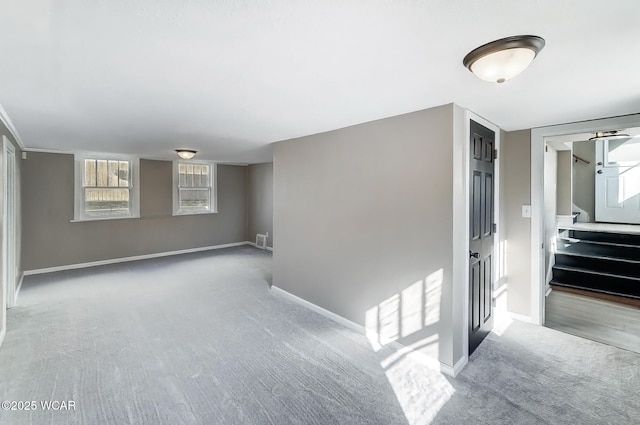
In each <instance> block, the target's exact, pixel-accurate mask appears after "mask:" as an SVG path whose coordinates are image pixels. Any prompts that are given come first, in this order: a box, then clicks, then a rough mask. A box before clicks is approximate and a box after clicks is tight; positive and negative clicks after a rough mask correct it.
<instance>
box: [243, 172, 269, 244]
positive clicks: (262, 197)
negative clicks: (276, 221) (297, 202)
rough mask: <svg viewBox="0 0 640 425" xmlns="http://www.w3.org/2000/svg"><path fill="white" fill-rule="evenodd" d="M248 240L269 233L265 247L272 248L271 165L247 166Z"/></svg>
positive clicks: (253, 239)
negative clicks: (258, 234) (259, 234)
mask: <svg viewBox="0 0 640 425" xmlns="http://www.w3.org/2000/svg"><path fill="white" fill-rule="evenodd" d="M248 179H249V188H248V196H249V200H248V208H249V211H248V216H249V223H248V229H249V230H248V240H249V241H252V242H255V240H256V234H257V233H261V234H265V233H266V232H269V237H268V238H267V246H270V247H273V163H272V162H268V163H264V164H254V165H249V169H248Z"/></svg>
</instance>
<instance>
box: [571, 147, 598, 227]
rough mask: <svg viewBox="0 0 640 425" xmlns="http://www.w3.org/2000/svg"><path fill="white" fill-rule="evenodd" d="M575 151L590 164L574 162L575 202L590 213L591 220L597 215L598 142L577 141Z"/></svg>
mask: <svg viewBox="0 0 640 425" xmlns="http://www.w3.org/2000/svg"><path fill="white" fill-rule="evenodd" d="M573 153H574V154H576V155H577V156H579V157H580V158H583V159H586V160H587V161H589V162H590V164H585V163H584V162H581V161H578V162H577V163H574V164H573V203H574V204H576V205H577V206H579V207H580V208H582V209H583V210H585V211H586V212H587V213H589V216H590V218H591V221H594V220H595V216H596V200H595V194H596V181H595V180H596V179H595V175H596V142H595V141H586V142H575V143H574V144H573Z"/></svg>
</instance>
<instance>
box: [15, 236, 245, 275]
mask: <svg viewBox="0 0 640 425" xmlns="http://www.w3.org/2000/svg"><path fill="white" fill-rule="evenodd" d="M247 244H250V242H234V243H227V244H223V245H213V246H203V247H200V248H190V249H181V250H178V251H167V252H158V253H155V254H146V255H135V256H133V257H122V258H113V259H110V260H100V261H91V262H88V263H78V264H68V265H65V266H56V267H47V268H43V269H34V270H25V271H24V272H23V276H31V275H34V274H43V273H52V272H59V271H65V270H73V269H84V268H86V267H95V266H104V265H108V264H117V263H126V262H128V261H138V260H149V259H152V258H160V257H169V256H171V255H179V254H190V253H193V252H201V251H210V250H213V249H221V248H230V247H233V246H240V245H247Z"/></svg>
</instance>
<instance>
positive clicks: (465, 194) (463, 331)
mask: <svg viewBox="0 0 640 425" xmlns="http://www.w3.org/2000/svg"><path fill="white" fill-rule="evenodd" d="M458 108H459V107H458V106H457V105H454V134H453V139H454V150H453V156H454V167H453V223H454V225H453V282H454V285H453V300H454V311H453V316H454V325H453V327H454V338H457V335H460V338H461V340H459V343H460V346H461V347H462V353H461V357H459V358H457V359H455V358H454V359H453V360H454V365H453V369H454V370H453V374H454V376H455V375H457V373H458V372H459V371H460V370H462V368H463V367H464V366H465V365H466V364H467V363H468V362H469V232H470V230H469V217H470V215H469V206H470V201H469V191H470V189H469V188H470V182H469V176H470V171H469V168H470V164H471V162H470V160H469V139H470V138H471V129H470V122H471V120H474V121H475V122H477V123H478V124H481V125H483V126H485V127H487V128H488V129H489V130H491V131H494V132H495V134H496V136H495V140H494V149H497V150H498V160H496V161H495V163H494V183H493V184H494V186H493V193H494V198H493V208H494V223H496V224H497V226H496V232H495V233H494V239H495V240H494V244H493V256H492V257H493V264H492V266H491V267H492V268H493V275H492V282H491V284H492V287H493V289H495V288H496V284H497V281H498V273H496V270H497V266H498V264H499V263H498V261H499V260H498V256H499V249H498V245H499V243H498V242H499V240H500V234H499V229H500V222H499V220H500V213H499V211H500V160H499V158H500V154H501V153H500V146H501V143H500V142H501V137H500V136H501V135H500V128H499V127H498V126H497V125H495V124H493V123H492V122H490V121H488V120H486V119H484V118H482V117H481V116H479V115H477V114H475V113H473V112H471V111H469V110H468V109H464V110H463V109H462V108H459V109H458ZM458 129H463V130H462V131H460V132H458V131H457V130H458ZM456 164H459V165H458V166H456ZM458 167H460V168H458ZM458 169H461V170H462V171H463V172H457V170H458ZM456 307H458V308H460V310H461V311H460V310H458V309H457V308H456ZM458 317H459V318H460V322H458V321H456V320H455V318H458ZM454 355H455V350H454Z"/></svg>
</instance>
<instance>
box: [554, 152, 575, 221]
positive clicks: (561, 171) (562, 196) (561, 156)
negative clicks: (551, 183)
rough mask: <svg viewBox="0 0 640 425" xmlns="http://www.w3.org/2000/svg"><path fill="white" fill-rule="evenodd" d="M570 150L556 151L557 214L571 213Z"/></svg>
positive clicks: (571, 157)
mask: <svg viewBox="0 0 640 425" xmlns="http://www.w3.org/2000/svg"><path fill="white" fill-rule="evenodd" d="M572 159H573V156H572V153H571V151H558V174H557V178H558V183H557V186H556V213H557V214H558V215H571V214H572V211H573V208H572V207H571V199H572V196H571V179H572V176H571V174H572V172H571V162H572Z"/></svg>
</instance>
